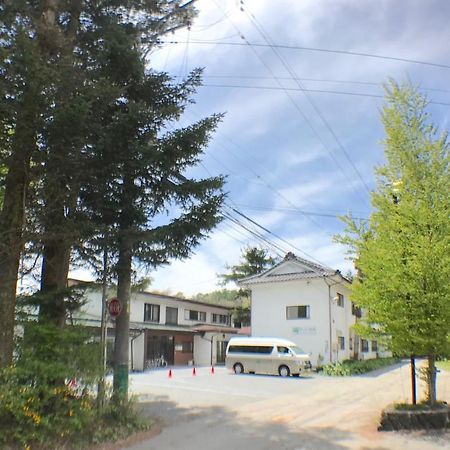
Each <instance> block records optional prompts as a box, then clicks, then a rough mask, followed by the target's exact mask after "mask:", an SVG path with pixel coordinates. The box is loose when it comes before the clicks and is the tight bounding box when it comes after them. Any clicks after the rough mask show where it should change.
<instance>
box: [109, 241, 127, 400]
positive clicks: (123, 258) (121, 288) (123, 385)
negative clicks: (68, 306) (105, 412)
mask: <svg viewBox="0 0 450 450" xmlns="http://www.w3.org/2000/svg"><path fill="white" fill-rule="evenodd" d="M131 256H132V255H131V243H130V239H129V238H128V236H125V235H122V237H121V238H120V243H119V261H118V263H117V297H118V299H119V301H120V303H121V306H122V311H121V313H120V314H119V316H118V317H117V318H116V327H115V328H116V329H115V340H114V382H113V388H114V397H115V399H116V401H123V400H127V399H128V361H129V335H130V311H129V304H130V295H131Z"/></svg>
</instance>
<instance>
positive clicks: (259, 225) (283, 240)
mask: <svg viewBox="0 0 450 450" xmlns="http://www.w3.org/2000/svg"><path fill="white" fill-rule="evenodd" d="M228 208H230V209H231V210H232V211H234V212H235V213H236V214H238V215H239V216H241V217H243V218H244V219H246V220H247V221H249V222H250V223H252V224H253V225H255V226H257V227H258V228H260V229H261V230H263V231H264V232H266V233H268V234H269V235H270V236H273V237H274V238H276V239H278V240H280V241H281V242H283V243H285V244H287V245H289V247H291V248H293V249H295V250H297V251H299V252H301V253H303V254H304V255H306V256H307V257H308V258H310V259H311V260H312V261H315V262H317V263H319V264H320V265H323V266H326V264H323V263H321V262H320V261H319V260H318V259H316V258H315V257H314V256H312V255H310V254H308V253H306V252H305V251H304V250H302V249H300V248H298V247H296V246H295V245H293V244H291V243H290V242H288V241H287V240H286V239H284V238H282V237H280V236H278V235H277V234H275V233H274V232H272V231H270V230H269V229H268V228H266V227H264V226H263V225H261V224H259V223H258V222H256V221H255V220H253V219H251V218H250V217H248V216H247V215H245V214H244V213H243V212H241V211H239V210H238V209H236V208H233V207H232V206H228Z"/></svg>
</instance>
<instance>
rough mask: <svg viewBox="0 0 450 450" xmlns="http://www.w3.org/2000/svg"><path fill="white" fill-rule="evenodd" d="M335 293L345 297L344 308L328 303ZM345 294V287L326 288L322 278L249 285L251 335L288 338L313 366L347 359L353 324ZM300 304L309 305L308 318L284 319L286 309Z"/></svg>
mask: <svg viewBox="0 0 450 450" xmlns="http://www.w3.org/2000/svg"><path fill="white" fill-rule="evenodd" d="M343 283H345V282H343ZM329 284H333V281H331V280H330V281H329ZM337 293H340V294H342V295H343V296H344V306H343V307H341V306H338V305H337V303H336V301H335V300H331V301H330V296H331V299H334V297H335V296H336V295H337ZM348 294H349V291H348V288H347V287H346V286H345V284H337V285H334V286H331V287H330V288H329V287H328V285H327V284H326V283H325V281H324V280H323V279H306V280H293V281H287V282H278V283H267V284H256V285H254V286H252V317H251V320H252V336H272V337H281V338H285V339H289V340H291V341H293V342H295V343H296V344H297V345H298V346H299V347H300V348H301V349H303V350H304V351H305V352H307V353H309V354H310V355H311V362H312V363H313V365H317V364H318V363H319V364H320V363H322V364H326V363H328V362H329V361H330V360H332V361H333V362H335V361H342V360H344V359H348V358H350V357H351V356H352V352H351V351H350V349H349V338H350V327H351V326H352V325H353V324H354V323H355V317H354V316H353V315H352V308H351V302H350V301H349V299H348ZM300 305H305V306H309V309H310V315H309V318H307V319H287V318H286V307H288V306H300ZM330 315H331V328H330ZM330 334H331V344H330ZM339 336H342V337H343V338H344V344H345V348H344V350H341V349H339V346H338V341H339V340H338V337H339ZM330 345H331V347H330Z"/></svg>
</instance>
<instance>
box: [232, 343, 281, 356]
mask: <svg viewBox="0 0 450 450" xmlns="http://www.w3.org/2000/svg"><path fill="white" fill-rule="evenodd" d="M272 350H273V345H270V346H269V345H231V346H230V347H229V348H228V353H262V354H265V355H270V354H271V353H272Z"/></svg>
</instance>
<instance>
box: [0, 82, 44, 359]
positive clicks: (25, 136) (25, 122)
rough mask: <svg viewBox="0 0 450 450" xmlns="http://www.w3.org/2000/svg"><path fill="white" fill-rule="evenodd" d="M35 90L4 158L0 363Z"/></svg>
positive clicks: (8, 354)
mask: <svg viewBox="0 0 450 450" xmlns="http://www.w3.org/2000/svg"><path fill="white" fill-rule="evenodd" d="M38 90H39V89H38V86H36V85H34V84H33V83H31V84H30V86H29V88H28V89H27V91H26V92H25V93H24V97H23V102H22V105H21V110H20V113H19V117H18V118H17V125H16V129H15V133H14V140H13V145H12V152H11V156H10V159H9V161H8V162H7V168H8V173H7V175H6V185H5V194H4V199H3V209H2V211H1V213H0V236H1V239H0V367H6V366H8V365H10V364H11V362H12V356H13V348H14V323H15V305H16V289H17V275H18V272H19V263H20V254H21V252H22V248H23V239H22V234H23V227H24V222H25V203H26V197H27V190H28V186H29V182H30V180H29V171H30V160H31V155H32V153H33V151H34V150H35V148H36V119H37V115H38V101H37V99H36V97H37V93H38Z"/></svg>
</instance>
